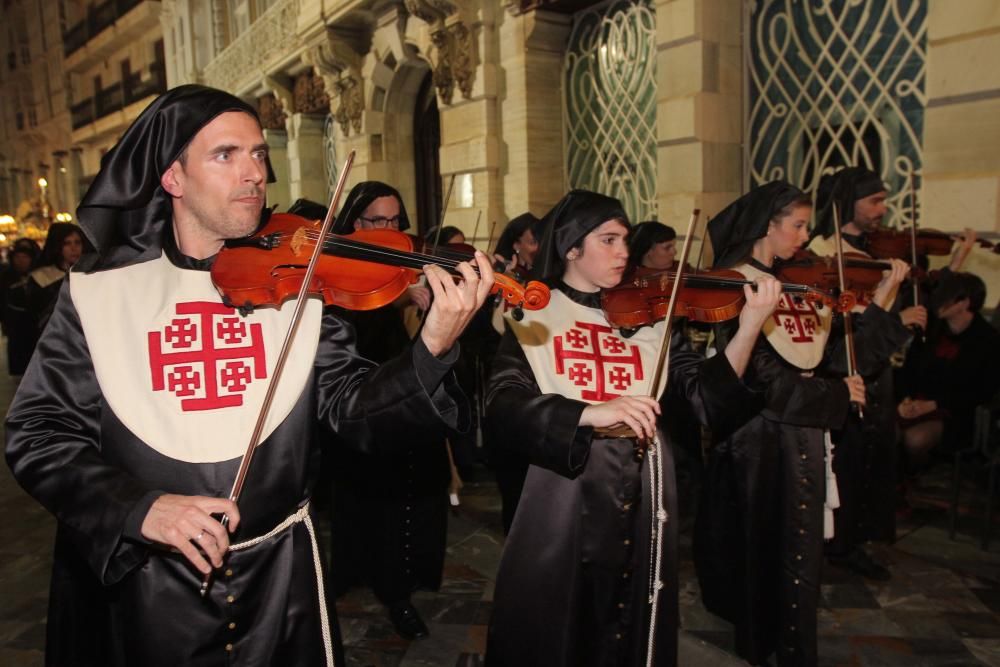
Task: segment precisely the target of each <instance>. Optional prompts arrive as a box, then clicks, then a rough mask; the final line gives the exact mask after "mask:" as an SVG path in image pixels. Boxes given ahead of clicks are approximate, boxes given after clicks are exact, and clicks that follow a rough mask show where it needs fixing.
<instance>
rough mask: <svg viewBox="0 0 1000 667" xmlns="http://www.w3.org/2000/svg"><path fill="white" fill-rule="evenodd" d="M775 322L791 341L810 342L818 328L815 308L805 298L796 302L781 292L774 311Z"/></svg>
mask: <svg viewBox="0 0 1000 667" xmlns="http://www.w3.org/2000/svg"><path fill="white" fill-rule="evenodd" d="M773 317H774V321H775V323H776V324H777V325H778V326H780V327H782V328H783V329H784V330H785V332H786V333H788V335H789V336H791V340H792V342H793V343H811V342H813V336H815V335H816V330H817V329H818V328H819V315H817V314H816V308H815V307H813V305H812V304H811V303H809V302H808V301H806V300H804V299H803V300H802V301H800V302H797V301H796V300H795V299H792V298H790V297H789V296H788V295H787V294H782V295H781V299H780V300H779V301H778V307H777V309H775V311H774V316H773Z"/></svg>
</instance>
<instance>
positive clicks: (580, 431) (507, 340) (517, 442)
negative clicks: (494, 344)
mask: <svg viewBox="0 0 1000 667" xmlns="http://www.w3.org/2000/svg"><path fill="white" fill-rule="evenodd" d="M586 407H587V404H586V403H585V402H583V401H576V400H573V399H570V398H566V397H564V396H560V395H559V394H543V393H542V392H541V389H539V387H538V384H537V382H536V381H535V374H534V373H533V372H532V370H531V365H530V364H529V363H528V359H527V358H526V357H525V356H524V351H523V350H522V349H521V345H520V344H519V343H518V342H517V337H516V336H515V335H514V333H513V332H512V331H511V330H510V329H508V330H507V332H506V333H504V335H503V338H502V339H501V341H500V347H499V349H498V350H497V353H496V356H495V357H494V358H493V371H492V375H491V377H490V379H489V383H488V386H487V390H486V419H487V428H488V429H490V432H491V436H492V437H491V440H493V441H494V442H498V443H502V445H501V446H503V447H506V448H510V449H511V450H514V451H516V452H517V453H519V454H521V455H522V456H525V457H527V459H528V460H529V461H530V462H531V463H533V464H535V465H538V466H541V467H543V468H548V469H549V470H551V471H553V472H556V473H558V474H560V475H563V476H564V477H570V478H572V477H575V476H577V475H579V474H580V472H582V471H583V468H584V466H585V465H586V463H587V456H588V455H589V454H590V441H591V437H592V435H593V429H592V428H590V427H588V426H580V425H579V424H580V415H581V414H582V413H583V410H584V408H586Z"/></svg>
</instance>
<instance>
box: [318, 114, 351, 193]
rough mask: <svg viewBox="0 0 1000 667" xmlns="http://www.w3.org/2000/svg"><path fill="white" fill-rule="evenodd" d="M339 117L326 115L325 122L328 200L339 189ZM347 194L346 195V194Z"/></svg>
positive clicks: (325, 162)
mask: <svg viewBox="0 0 1000 667" xmlns="http://www.w3.org/2000/svg"><path fill="white" fill-rule="evenodd" d="M338 166H339V165H338V164H337V119H336V118H334V117H333V114H327V115H326V121H324V123H323V167H324V169H323V170H324V171H325V172H326V201H330V200H331V199H333V191H334V190H336V189H337V179H338V178H339V177H340V173H339V172H338V171H337V169H338ZM345 196H346V195H345Z"/></svg>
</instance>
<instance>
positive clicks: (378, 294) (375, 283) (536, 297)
mask: <svg viewBox="0 0 1000 667" xmlns="http://www.w3.org/2000/svg"><path fill="white" fill-rule="evenodd" d="M320 228H321V221H319V220H307V219H305V218H303V217H300V216H297V215H294V214H291V213H275V214H274V215H272V216H271V217H270V219H269V220H268V221H267V223H266V224H265V225H264V227H262V228H261V229H260V230H259V231H258V232H256V233H255V234H253V235H251V236H248V237H245V238H241V239H233V240H229V241H227V242H226V245H225V246H224V247H223V249H222V250H220V251H219V256H218V257H217V258H216V261H215V264H214V265H213V266H212V282H213V283H214V284H215V287H216V289H217V290H219V293H220V294H221V295H222V300H223V302H224V303H226V304H227V305H229V306H233V307H236V308H238V309H239V310H240V312H241V313H243V314H247V313H249V312H250V311H252V310H253V309H254V308H257V307H259V306H277V305H279V304H281V303H282V302H284V301H285V300H286V299H288V298H289V297H294V296H295V295H296V294H297V293H298V291H299V288H300V287H301V285H302V282H303V280H304V278H305V272H306V268H307V265H308V263H309V257H310V255H311V254H312V252H313V249H314V248H315V247H316V242H317V239H318V237H319V231H320ZM439 250H440V249H439ZM451 253H452V251H449V255H451V256H443V255H441V254H440V253H439V254H438V255H428V254H425V253H421V252H416V251H415V250H414V239H413V237H412V236H409V235H407V234H404V233H403V232H398V231H395V230H391V229H372V230H358V231H355V232H354V233H353V234H350V235H348V236H340V235H337V234H331V235H330V236H329V237H328V238H327V240H326V242H325V244H324V247H323V249H322V255H321V257H320V262H319V265H318V266H317V268H316V272H315V274H314V276H313V280H312V282H311V284H310V285H309V291H310V292H311V293H314V294H319V295H321V296H322V297H323V302H324V303H325V304H327V305H336V306H341V307H343V308H347V309H349V310H373V309H375V308H379V307H381V306H384V305H386V304H389V303H392V302H393V301H394V300H395V299H396V298H397V297H399V295H400V294H402V293H403V291H404V290H405V289H406V288H407V287H409V286H410V285H411V284H412V283H415V282H416V281H417V279H418V277H419V275H420V272H421V270H422V269H423V267H424V266H425V265H427V264H436V265H438V266H441V267H442V268H444V269H445V270H447V271H448V272H449V273H451V274H452V275H453V276H456V277H461V273H460V272H459V271H458V268H457V267H458V264H459V263H461V262H463V261H467V260H469V259H471V258H472V254H471V253H469V254H466V253H462V254H461V255H460V256H458V255H452V254H451ZM473 268H475V266H473ZM491 294H500V295H501V296H502V298H503V299H504V300H505V301H506V302H507V303H509V304H511V305H512V306H514V307H515V308H526V309H528V310H538V309H541V308H544V307H545V306H546V305H547V304H548V302H549V289H548V287H547V286H546V285H544V284H543V283H539V282H530V283H528V284H527V285H525V286H522V285H520V284H519V283H518V282H516V281H515V280H512V279H511V278H509V277H507V276H503V275H498V276H497V277H496V282H495V283H494V285H493V288H492V290H491Z"/></svg>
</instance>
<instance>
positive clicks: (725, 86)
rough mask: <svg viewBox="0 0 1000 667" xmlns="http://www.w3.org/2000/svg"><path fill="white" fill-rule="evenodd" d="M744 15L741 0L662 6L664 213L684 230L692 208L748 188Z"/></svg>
mask: <svg viewBox="0 0 1000 667" xmlns="http://www.w3.org/2000/svg"><path fill="white" fill-rule="evenodd" d="M742 16H743V7H742V3H741V2H740V1H739V0H657V3H656V31H657V52H658V53H657V61H656V87H657V108H656V115H657V172H658V174H657V194H658V202H659V214H660V220H661V221H663V222H664V223H666V224H669V225H671V226H673V227H675V228H676V229H677V230H678V233H681V234H683V233H684V230H685V229H686V227H687V223H688V219H689V218H690V215H691V210H692V209H694V208H700V209H701V210H702V213H703V215H711V214H715V213H718V212H719V211H720V210H721V209H722V208H723V207H724V206H725V205H726V204H728V203H729V202H731V201H732V200H733V199H735V198H736V197H738V196H739V195H740V194H741V193H742V192H743V191H744V190H745V189H746V187H747V184H745V183H743V182H742V172H743V168H742V133H743V106H742V93H743V62H742V47H741V35H740V24H741V21H742ZM701 228H702V229H704V226H703V225H701ZM699 236H703V234H699ZM698 250H699V248H698V246H697V245H695V246H694V247H693V248H692V253H697V252H698ZM706 259H708V256H707V255H706Z"/></svg>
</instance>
